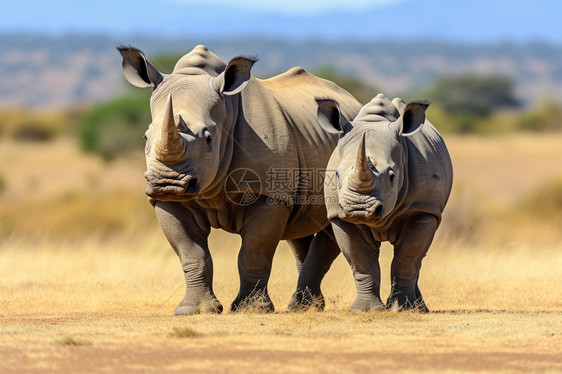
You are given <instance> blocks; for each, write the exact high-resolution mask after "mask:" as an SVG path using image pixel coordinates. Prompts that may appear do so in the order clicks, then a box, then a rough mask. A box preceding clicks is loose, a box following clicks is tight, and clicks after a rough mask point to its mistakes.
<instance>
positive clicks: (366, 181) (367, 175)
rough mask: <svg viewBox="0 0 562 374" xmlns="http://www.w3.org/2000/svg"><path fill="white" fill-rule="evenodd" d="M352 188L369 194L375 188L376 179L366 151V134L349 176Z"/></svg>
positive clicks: (362, 138)
mask: <svg viewBox="0 0 562 374" xmlns="http://www.w3.org/2000/svg"><path fill="white" fill-rule="evenodd" d="M349 182H350V187H352V188H353V189H354V190H356V191H357V192H369V191H372V190H373V189H374V188H375V177H374V175H373V172H372V171H371V168H370V167H369V160H368V159H367V152H366V150H365V134H363V136H362V137H361V142H360V143H359V150H358V151H357V159H356V160H355V166H354V167H353V171H352V172H351V175H350V176H349Z"/></svg>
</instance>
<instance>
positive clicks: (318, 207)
mask: <svg viewBox="0 0 562 374" xmlns="http://www.w3.org/2000/svg"><path fill="white" fill-rule="evenodd" d="M260 83H262V85H263V87H264V88H265V89H267V90H268V91H269V92H270V93H271V95H272V97H273V98H274V100H275V101H276V103H277V107H278V109H279V110H280V112H282V114H283V116H284V118H285V119H286V125H287V139H288V141H289V142H291V143H292V145H289V146H288V147H287V148H288V149H292V150H293V151H292V153H293V154H294V155H295V156H296V159H297V160H298V169H299V173H302V174H301V175H302V176H306V177H303V178H301V179H299V180H298V182H297V183H298V186H296V187H297V188H296V190H295V191H294V196H295V197H298V198H299V202H298V203H297V204H295V205H293V208H292V214H291V217H290V221H289V224H288V226H287V231H286V233H285V238H291V237H299V236H302V234H304V231H301V230H305V231H310V232H315V231H317V230H318V227H319V226H323V225H326V224H328V220H327V216H326V208H325V205H324V204H323V203H322V202H323V200H320V199H319V198H322V197H323V183H324V176H325V174H324V173H325V169H326V167H327V164H328V160H329V158H330V156H331V154H332V152H333V150H334V148H335V147H336V144H337V139H338V138H337V136H335V135H333V134H329V133H327V132H326V131H324V130H323V129H322V127H321V126H320V124H319V123H318V121H317V110H318V104H317V103H316V100H315V98H323V99H324V98H330V99H333V100H336V101H337V102H338V104H339V105H340V110H341V112H342V114H343V115H344V116H345V117H346V118H347V119H348V120H349V121H351V120H353V118H354V117H355V116H356V115H357V113H358V112H359V110H360V109H361V104H360V103H359V102H358V101H357V100H355V98H354V97H353V96H352V95H351V94H349V93H348V92H347V91H345V90H344V89H342V88H341V87H339V86H338V85H336V84H334V83H332V82H330V81H327V80H325V79H321V78H318V77H316V76H314V75H312V74H310V73H308V72H306V71H305V70H304V69H302V68H293V69H291V70H289V71H287V72H286V73H283V74H281V75H278V76H276V77H273V78H270V79H267V80H261V81H260ZM309 178H311V179H309ZM307 227H308V228H307ZM315 227H316V228H315ZM305 228H306V229H305ZM314 228H315V229H314ZM311 229H312V230H311Z"/></svg>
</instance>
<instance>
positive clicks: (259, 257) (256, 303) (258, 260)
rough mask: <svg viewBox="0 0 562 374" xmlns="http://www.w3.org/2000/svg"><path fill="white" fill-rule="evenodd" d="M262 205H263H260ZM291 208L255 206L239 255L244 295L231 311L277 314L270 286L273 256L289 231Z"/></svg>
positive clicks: (247, 218) (241, 293) (248, 215)
mask: <svg viewBox="0 0 562 374" xmlns="http://www.w3.org/2000/svg"><path fill="white" fill-rule="evenodd" d="M260 202H261V201H260ZM289 213H290V211H289V208H288V207H286V206H284V205H281V204H277V205H268V204H267V203H266V202H265V201H263V202H262V204H260V205H257V204H254V205H253V206H252V210H251V211H247V212H246V214H245V219H244V222H243V230H242V232H241V236H242V248H241V249H240V253H239V254H238V271H239V275H240V291H239V292H238V296H236V299H235V300H234V301H233V302H232V305H231V307H230V308H231V310H232V311H236V310H238V309H240V308H244V307H254V308H255V310H257V311H263V312H273V311H275V307H274V306H273V303H272V302H271V299H270V298H269V293H268V289H267V284H268V282H269V276H270V274H271V265H272V263H273V255H274V254H275V249H276V248H277V245H278V244H279V240H280V239H281V236H282V235H283V232H284V231H285V227H286V224H287V220H288V218H289Z"/></svg>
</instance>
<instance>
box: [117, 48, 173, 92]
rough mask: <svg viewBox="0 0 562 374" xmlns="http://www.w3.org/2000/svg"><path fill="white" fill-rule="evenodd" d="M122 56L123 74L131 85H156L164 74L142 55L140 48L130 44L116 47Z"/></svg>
mask: <svg viewBox="0 0 562 374" xmlns="http://www.w3.org/2000/svg"><path fill="white" fill-rule="evenodd" d="M117 50H119V53H121V56H123V75H125V78H126V79H127V80H128V81H129V83H131V84H132V85H133V86H137V87H140V88H146V87H152V88H153V89H155V88H156V87H158V85H159V84H160V83H162V80H163V79H164V76H163V75H162V73H160V72H159V71H158V69H156V68H155V67H154V66H152V64H151V63H150V62H148V61H147V60H146V58H145V57H144V53H142V51H141V50H140V49H137V48H134V47H131V46H119V47H117Z"/></svg>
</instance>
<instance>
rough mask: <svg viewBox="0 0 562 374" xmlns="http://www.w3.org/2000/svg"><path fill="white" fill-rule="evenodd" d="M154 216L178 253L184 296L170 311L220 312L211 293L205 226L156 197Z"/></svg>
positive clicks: (181, 206)
mask: <svg viewBox="0 0 562 374" xmlns="http://www.w3.org/2000/svg"><path fill="white" fill-rule="evenodd" d="M155 210H156V216H157V217H158V221H159V222H160V226H161V227H162V231H163V232H164V234H165V235H166V238H167V239H168V242H169V243H170V245H171V246H172V248H173V249H174V251H175V252H176V254H177V255H178V257H179V259H180V263H181V266H182V269H183V272H184V277H185V286H186V287H185V288H186V290H185V296H184V298H183V300H182V301H181V302H180V304H179V305H178V306H177V307H176V310H175V311H174V314H180V315H191V314H196V313H220V312H222V305H221V303H220V302H219V301H218V300H217V298H216V297H215V295H214V293H213V260H212V259H211V254H210V252H209V248H208V245H207V236H208V235H209V230H210V229H209V228H206V227H201V226H200V225H198V224H197V222H196V220H195V219H194V217H193V215H192V214H191V213H190V212H189V211H187V210H186V209H185V207H183V205H181V204H179V203H174V202H162V201H159V202H157V203H156V205H155Z"/></svg>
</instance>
